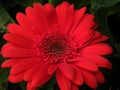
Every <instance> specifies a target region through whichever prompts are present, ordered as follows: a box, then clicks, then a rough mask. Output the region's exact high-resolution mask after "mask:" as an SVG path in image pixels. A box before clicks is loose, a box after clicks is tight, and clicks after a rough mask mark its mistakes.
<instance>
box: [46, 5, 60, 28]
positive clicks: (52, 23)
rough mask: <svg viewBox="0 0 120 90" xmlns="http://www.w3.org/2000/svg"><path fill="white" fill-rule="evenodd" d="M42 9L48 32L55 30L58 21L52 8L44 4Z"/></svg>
mask: <svg viewBox="0 0 120 90" xmlns="http://www.w3.org/2000/svg"><path fill="white" fill-rule="evenodd" d="M44 8H45V11H46V17H47V21H48V23H49V28H50V30H56V27H57V25H58V21H57V14H56V11H55V8H54V6H53V5H51V4H45V5H44Z"/></svg>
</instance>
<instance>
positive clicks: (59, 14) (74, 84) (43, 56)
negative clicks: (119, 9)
mask: <svg viewBox="0 0 120 90" xmlns="http://www.w3.org/2000/svg"><path fill="white" fill-rule="evenodd" d="M85 11H86V7H83V8H82V9H80V10H74V6H73V5H70V4H69V3H68V2H63V3H62V4H60V5H58V6H57V7H56V8H54V7H53V6H52V5H51V4H45V5H44V6H42V5H41V4H38V3H34V6H33V8H32V7H27V8H26V14H23V13H18V14H17V15H16V18H17V21H18V24H9V25H8V27H7V28H8V31H9V33H7V34H5V35H4V39H6V40H7V41H8V43H7V44H5V45H4V46H3V48H2V52H1V53H2V55H3V56H4V57H6V58H8V60H6V61H5V62H4V63H3V64H2V67H3V68H5V67H11V70H10V75H9V78H8V79H9V81H10V82H13V83H16V82H20V81H22V80H24V81H27V82H28V84H27V90H36V88H37V87H38V86H41V85H43V84H44V83H46V82H47V81H48V80H49V79H50V78H51V77H52V76H53V74H55V75H56V80H57V83H58V85H59V87H60V90H78V86H81V85H82V84H83V83H86V84H87V85H88V86H90V87H91V88H96V87H97V82H99V83H103V82H104V77H103V75H102V73H101V72H100V71H99V67H102V68H108V69H110V68H111V67H112V65H111V63H110V62H109V61H108V60H107V59H106V58H104V57H103V55H108V54H110V53H111V52H112V49H111V47H110V46H109V45H107V44H105V43H102V41H104V40H107V37H106V36H104V35H101V33H100V32H98V31H95V29H96V28H97V24H96V23H95V22H94V15H92V14H85Z"/></svg>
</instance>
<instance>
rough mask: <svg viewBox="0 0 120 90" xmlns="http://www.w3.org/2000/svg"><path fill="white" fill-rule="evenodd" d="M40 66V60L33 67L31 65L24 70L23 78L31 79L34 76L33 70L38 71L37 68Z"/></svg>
mask: <svg viewBox="0 0 120 90" xmlns="http://www.w3.org/2000/svg"><path fill="white" fill-rule="evenodd" d="M40 66H41V64H40V62H39V64H36V65H35V66H34V67H31V68H30V69H29V70H27V71H26V72H25V75H24V80H25V81H31V79H32V78H33V76H34V73H33V72H38V68H39V67H40Z"/></svg>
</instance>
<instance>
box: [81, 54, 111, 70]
mask: <svg viewBox="0 0 120 90" xmlns="http://www.w3.org/2000/svg"><path fill="white" fill-rule="evenodd" d="M83 57H85V58H87V59H88V60H90V61H92V62H94V63H96V64H97V65H98V66H99V67H103V68H108V69H111V68H112V64H111V63H110V62H109V61H108V60H107V59H106V58H104V57H102V56H98V55H84V56H83Z"/></svg>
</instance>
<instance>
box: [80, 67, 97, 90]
mask: <svg viewBox="0 0 120 90" xmlns="http://www.w3.org/2000/svg"><path fill="white" fill-rule="evenodd" d="M81 72H82V75H83V78H84V82H85V83H86V84H87V85H88V86H90V87H91V88H94V89H95V88H97V80H96V78H95V76H94V75H93V74H92V73H91V72H89V71H85V70H82V69H81Z"/></svg>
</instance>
